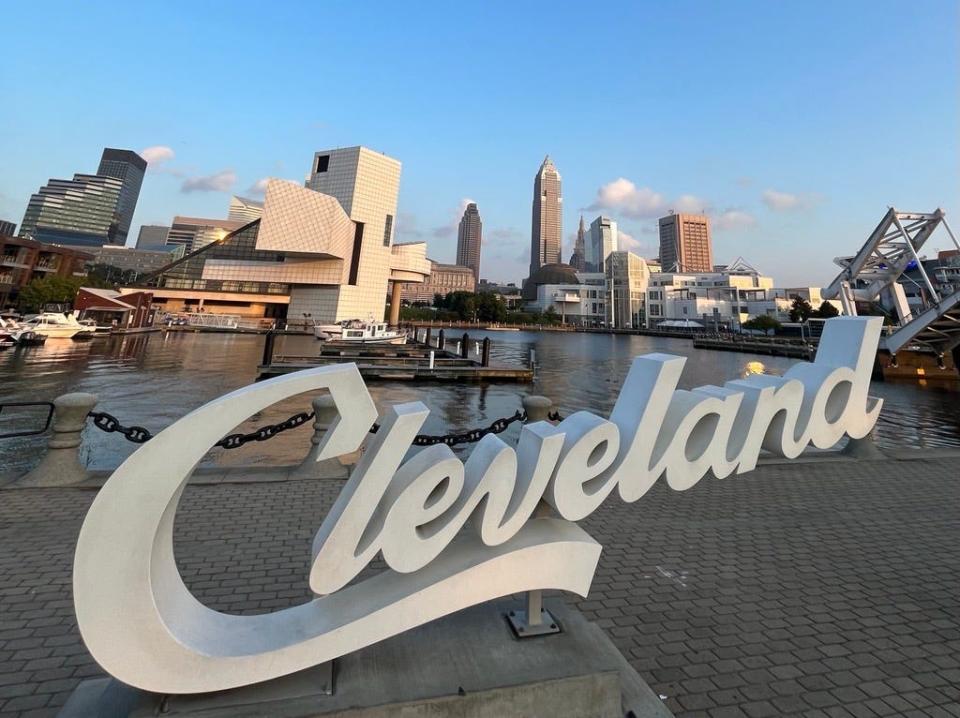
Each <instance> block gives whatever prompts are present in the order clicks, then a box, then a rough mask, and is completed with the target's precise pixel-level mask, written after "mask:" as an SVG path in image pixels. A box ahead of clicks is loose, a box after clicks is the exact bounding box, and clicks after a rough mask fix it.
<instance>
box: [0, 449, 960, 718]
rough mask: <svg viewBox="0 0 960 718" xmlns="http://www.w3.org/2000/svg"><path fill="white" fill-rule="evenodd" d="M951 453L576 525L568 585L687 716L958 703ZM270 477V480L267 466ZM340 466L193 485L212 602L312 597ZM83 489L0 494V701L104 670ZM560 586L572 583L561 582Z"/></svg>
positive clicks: (731, 485) (619, 508)
mask: <svg viewBox="0 0 960 718" xmlns="http://www.w3.org/2000/svg"><path fill="white" fill-rule="evenodd" d="M958 465H960V463H958V460H957V459H956V458H937V459H926V460H924V459H913V460H888V461H882V462H852V461H815V462H809V463H792V464H768V465H765V466H762V467H761V468H760V469H758V470H757V471H755V472H754V473H751V474H747V475H745V476H741V477H734V478H730V479H726V480H724V481H716V480H709V479H708V480H704V481H701V482H700V483H699V484H698V485H697V486H695V487H694V488H693V489H691V490H689V491H686V492H682V493H677V492H674V491H671V490H670V489H669V488H667V487H666V486H665V484H663V483H662V482H661V483H659V484H658V485H657V486H656V487H655V488H654V489H653V490H651V491H650V493H649V494H647V495H646V496H645V497H643V498H642V499H641V500H640V501H639V502H637V503H635V504H624V503H622V502H621V501H620V500H619V499H618V498H616V497H612V498H611V499H609V500H608V501H607V502H606V504H605V505H604V506H603V507H602V508H601V509H600V510H598V511H597V512H596V513H594V514H593V515H592V516H591V517H589V518H588V519H587V520H586V521H584V522H583V525H584V527H585V528H586V529H587V530H588V531H589V532H590V533H591V534H592V535H593V536H594V537H595V538H596V539H597V540H598V541H599V542H600V543H601V544H602V545H603V547H604V550H603V555H602V557H601V560H600V566H599V569H598V571H597V575H596V578H595V580H594V585H593V590H592V592H591V595H590V596H589V597H588V598H587V599H585V600H582V601H576V603H578V605H579V607H580V609H581V610H582V611H583V612H584V613H585V615H586V616H587V617H588V618H589V619H591V620H593V621H595V622H597V623H599V624H600V625H601V626H603V628H604V629H605V630H606V631H607V632H608V633H609V634H610V636H611V637H612V638H613V640H614V641H615V642H616V644H617V645H618V646H619V647H620V649H621V650H622V651H623V653H624V654H625V655H626V656H627V658H628V659H629V660H630V661H631V663H632V664H633V665H634V667H635V668H636V669H637V670H638V671H639V672H640V675H641V676H642V677H643V678H644V679H645V680H646V681H647V682H648V683H649V684H650V686H651V687H652V688H653V689H654V690H655V691H657V692H658V693H659V694H661V695H662V696H664V697H665V701H666V703H667V705H668V707H669V708H670V709H671V710H673V711H674V712H675V713H676V714H677V715H679V716H711V717H716V718H721V717H724V716H748V717H749V718H762V717H763V716H780V715H806V716H885V715H896V716H926V717H930V716H933V717H936V716H960V470H958ZM273 478H276V477H273ZM341 486H342V481H337V480H316V481H303V480H299V481H295V480H290V481H286V480H274V481H270V482H264V483H259V482H252V481H245V482H238V483H207V484H198V485H192V486H190V487H188V489H187V490H186V491H185V493H184V495H183V498H182V500H181V506H180V511H179V513H178V515H177V527H176V554H177V557H178V562H179V564H180V567H181V570H182V572H183V575H184V578H185V580H186V582H187V585H188V586H189V587H190V588H191V589H192V590H193V591H194V592H195V593H196V595H197V596H198V597H199V598H200V599H201V600H202V601H204V602H205V603H207V604H208V605H210V606H211V607H213V608H216V609H218V610H221V611H228V612H236V613H257V612H265V611H271V610H275V609H278V608H282V607H285V606H289V605H291V604H295V603H299V602H302V601H305V600H307V599H309V598H310V594H309V589H308V586H307V575H308V571H309V565H310V542H311V540H312V538H313V534H314V532H315V531H316V529H317V527H318V526H319V524H320V521H321V520H322V518H323V516H324V514H325V512H326V511H327V509H328V507H329V506H330V505H331V504H332V502H333V500H334V499H335V497H336V495H337V493H338V492H339V490H340V488H341ZM94 496H95V491H94V490H91V489H78V488H61V489H9V490H4V491H0V713H2V714H3V715H23V716H33V715H38V716H40V715H55V714H56V712H57V711H58V709H59V707H60V706H61V705H62V704H63V703H64V702H65V701H66V699H67V697H68V696H69V694H70V692H71V691H72V690H73V688H74V687H75V686H76V685H77V683H78V682H79V681H80V680H82V679H84V678H87V677H90V676H97V675H100V670H99V668H98V666H97V665H96V664H95V663H94V662H93V661H92V659H91V658H90V656H89V655H88V654H87V652H86V650H85V648H84V646H83V643H82V642H81V640H80V637H79V634H78V633H77V630H76V623H75V619H74V616H73V606H72V600H71V595H70V590H71V565H72V558H73V549H74V542H75V540H76V536H77V533H78V531H79V529H80V524H81V522H82V520H83V515H84V512H85V511H86V509H87V507H88V506H89V505H90V502H91V501H92V500H93V498H94ZM571 600H572V599H571Z"/></svg>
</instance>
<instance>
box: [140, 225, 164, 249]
mask: <svg viewBox="0 0 960 718" xmlns="http://www.w3.org/2000/svg"><path fill="white" fill-rule="evenodd" d="M169 234H170V228H169V227H167V226H165V225H162V224H144V225H142V226H141V227H140V234H138V235H137V249H158V248H160V247H164V246H166V244H167V235H169Z"/></svg>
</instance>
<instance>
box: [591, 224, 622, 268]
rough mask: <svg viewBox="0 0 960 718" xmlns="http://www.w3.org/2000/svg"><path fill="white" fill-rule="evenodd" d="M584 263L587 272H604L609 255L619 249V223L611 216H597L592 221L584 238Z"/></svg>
mask: <svg viewBox="0 0 960 718" xmlns="http://www.w3.org/2000/svg"><path fill="white" fill-rule="evenodd" d="M583 249H584V255H583V264H584V271H586V272H604V271H605V265H604V261H605V260H606V258H607V256H608V255H609V254H610V253H611V252H614V251H616V250H617V249H619V247H618V235H617V223H616V222H614V221H613V220H612V219H610V218H609V217H597V218H596V219H595V220H593V222H591V223H590V229H589V230H588V231H587V233H586V235H585V236H584V240H583Z"/></svg>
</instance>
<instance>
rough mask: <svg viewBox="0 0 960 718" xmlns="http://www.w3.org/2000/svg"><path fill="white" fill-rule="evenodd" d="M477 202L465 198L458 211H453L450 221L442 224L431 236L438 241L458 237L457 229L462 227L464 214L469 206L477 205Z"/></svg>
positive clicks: (435, 228)
mask: <svg viewBox="0 0 960 718" xmlns="http://www.w3.org/2000/svg"><path fill="white" fill-rule="evenodd" d="M475 202H476V200H473V199H470V198H469V197H464V198H463V199H462V200H460V205H459V206H458V207H457V209H455V210H453V212H452V213H451V215H450V221H449V222H447V223H446V224H442V225H440V226H439V227H434V228H433V231H432V232H431V234H432V235H433V236H434V237H436V238H437V239H445V238H446V237H450V236H456V234H457V229H458V228H459V227H460V219H461V218H462V217H463V213H464V212H466V210H467V205H468V204H471V203H475Z"/></svg>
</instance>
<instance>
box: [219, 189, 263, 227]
mask: <svg viewBox="0 0 960 718" xmlns="http://www.w3.org/2000/svg"><path fill="white" fill-rule="evenodd" d="M262 216H263V202H258V201H257V200H255V199H247V198H246V197H237V196H236V195H234V196H233V197H231V198H230V209H229V211H228V214H227V219H229V220H233V221H235V222H252V221H253V220H255V219H260V217H262Z"/></svg>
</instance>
